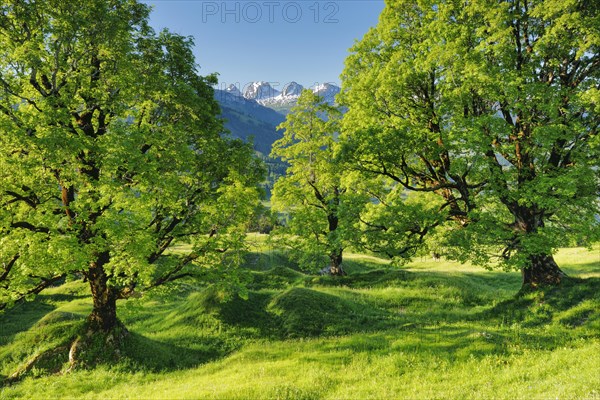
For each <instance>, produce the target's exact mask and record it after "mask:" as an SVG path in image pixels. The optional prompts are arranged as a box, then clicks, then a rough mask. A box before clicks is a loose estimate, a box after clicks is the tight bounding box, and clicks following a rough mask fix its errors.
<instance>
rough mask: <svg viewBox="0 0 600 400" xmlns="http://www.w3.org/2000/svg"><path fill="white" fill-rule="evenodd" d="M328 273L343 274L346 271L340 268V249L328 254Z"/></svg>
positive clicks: (333, 274)
mask: <svg viewBox="0 0 600 400" xmlns="http://www.w3.org/2000/svg"><path fill="white" fill-rule="evenodd" d="M329 260H330V264H329V274H330V275H332V276H344V275H346V272H345V271H344V269H343V268H342V260H343V258H342V249H338V250H337V251H336V252H334V253H332V254H330V255H329Z"/></svg>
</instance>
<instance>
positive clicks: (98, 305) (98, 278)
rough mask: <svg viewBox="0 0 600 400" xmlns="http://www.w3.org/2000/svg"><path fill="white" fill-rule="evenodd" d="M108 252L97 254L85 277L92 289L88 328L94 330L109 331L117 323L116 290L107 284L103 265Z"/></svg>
mask: <svg viewBox="0 0 600 400" xmlns="http://www.w3.org/2000/svg"><path fill="white" fill-rule="evenodd" d="M109 260H110V256H109V254H108V252H103V253H101V254H99V255H98V258H97V260H96V261H94V262H92V263H91V264H90V267H89V269H88V272H87V278H88V281H89V283H90V289H91V291H92V300H93V304H94V306H93V309H92V313H91V314H90V315H89V316H88V325H89V328H90V329H91V330H92V331H94V332H104V333H106V332H110V331H112V330H113V329H114V328H116V327H117V326H118V325H119V320H118V319H117V298H118V292H117V290H116V289H115V288H113V287H112V286H110V285H109V283H108V276H107V275H106V271H105V270H104V265H105V264H107V263H108V261H109Z"/></svg>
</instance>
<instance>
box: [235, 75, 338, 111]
mask: <svg viewBox="0 0 600 400" xmlns="http://www.w3.org/2000/svg"><path fill="white" fill-rule="evenodd" d="M303 90H304V87H303V86H302V85H300V84H299V83H297V82H290V83H288V84H287V85H285V86H284V87H283V90H282V91H281V92H279V91H277V90H276V89H274V88H273V87H272V86H271V85H270V84H269V83H268V82H264V81H260V82H252V83H251V84H250V85H248V86H247V87H246V90H245V91H244V97H245V98H246V99H253V100H255V101H256V102H257V103H259V104H261V105H263V106H265V107H270V108H274V109H279V110H280V111H283V112H284V113H285V112H287V111H289V109H290V108H291V107H293V106H294V105H296V103H297V102H298V97H299V96H300V94H301V93H302V91H303ZM310 90H312V91H313V93H316V94H318V95H319V96H321V97H323V98H324V99H325V101H326V102H327V103H329V104H334V103H335V95H337V94H338V93H339V92H340V88H339V87H337V86H336V85H334V84H331V83H323V84H320V85H315V86H313V87H311V88H310Z"/></svg>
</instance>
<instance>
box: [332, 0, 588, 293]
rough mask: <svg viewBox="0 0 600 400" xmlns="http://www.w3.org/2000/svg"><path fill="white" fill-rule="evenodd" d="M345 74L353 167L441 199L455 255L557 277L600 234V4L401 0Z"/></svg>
mask: <svg viewBox="0 0 600 400" xmlns="http://www.w3.org/2000/svg"><path fill="white" fill-rule="evenodd" d="M342 78H343V88H342V94H341V97H340V98H341V101H342V103H343V104H344V105H345V106H347V107H348V109H349V111H348V113H347V114H346V115H345V117H344V122H343V135H342V141H343V145H344V153H343V154H344V156H345V157H346V158H347V159H348V160H349V164H348V165H350V166H352V167H353V168H354V169H355V170H357V171H359V172H361V173H363V174H365V176H383V177H385V178H386V179H388V180H390V181H391V182H393V183H394V184H395V185H401V186H402V187H403V188H404V189H405V191H409V192H429V193H433V194H435V195H437V196H438V198H439V199H440V200H441V201H442V205H441V207H439V209H438V212H439V213H441V215H442V217H443V220H445V221H446V222H445V223H443V224H439V225H438V223H437V222H435V223H434V224H432V228H436V229H435V230H436V231H437V232H438V233H443V234H440V235H436V238H438V240H440V247H443V248H444V252H445V255H446V256H447V257H450V258H454V259H458V260H467V259H470V260H472V261H474V262H476V263H478V264H482V265H486V266H491V265H499V266H502V267H504V268H518V269H520V270H521V271H522V272H523V279H524V284H530V285H533V286H536V285H538V284H556V283H558V282H560V280H561V279H562V277H563V276H564V274H563V273H562V271H561V270H560V268H559V267H558V266H557V265H556V263H555V262H554V260H553V257H552V253H553V251H554V250H555V249H557V248H558V247H559V246H564V245H568V244H572V243H574V242H577V243H590V242H591V241H592V240H594V238H595V239H597V238H598V231H599V226H598V220H597V219H596V218H597V216H598V215H599V214H600V211H599V205H598V196H599V173H600V170H599V168H598V159H600V157H599V156H600V154H599V150H600V148H599V145H598V142H599V139H598V128H599V126H600V118H599V117H598V104H599V100H600V96H599V94H600V91H599V89H600V14H599V9H598V7H597V5H596V4H595V3H594V2H581V1H566V2H565V1H562V0H517V1H491V0H473V1H469V2H466V3H465V2H459V1H453V0H448V1H429V0H420V1H416V2H415V1H405V0H396V1H388V2H387V4H386V7H385V9H384V11H383V13H382V15H381V18H380V21H379V24H378V25H377V26H376V27H374V28H372V29H371V30H370V31H369V32H368V34H367V35H365V37H364V38H363V39H362V40H361V41H360V42H358V43H357V44H356V45H355V46H354V48H353V49H352V54H351V55H350V56H349V57H348V59H347V61H346V68H345V71H344V74H343V77H342ZM434 221H437V219H434Z"/></svg>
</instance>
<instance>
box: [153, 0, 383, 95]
mask: <svg viewBox="0 0 600 400" xmlns="http://www.w3.org/2000/svg"><path fill="white" fill-rule="evenodd" d="M144 2H145V3H146V4H150V5H151V6H153V11H152V14H151V19H150V21H151V24H152V26H153V27H154V28H155V29H157V30H158V29H162V28H168V29H169V30H171V31H173V32H176V33H179V34H181V35H185V36H192V37H194V41H195V44H196V47H195V55H196V60H197V62H198V64H199V65H200V67H201V69H200V72H201V73H202V74H208V73H212V72H218V73H219V81H220V84H219V85H220V86H223V85H228V84H231V83H233V84H236V85H239V86H241V87H244V85H246V84H248V83H249V82H252V81H261V80H262V81H269V82H272V83H273V86H274V87H275V88H276V89H279V90H281V89H282V87H283V86H285V84H286V83H289V82H291V81H296V82H298V83H300V84H302V85H304V86H307V87H308V86H312V85H314V84H315V83H324V82H332V83H336V84H339V82H340V78H339V75H340V73H341V72H342V70H343V67H344V59H345V57H346V56H347V54H348V49H349V48H350V47H351V46H352V45H353V43H354V41H355V40H356V39H360V38H362V36H363V35H364V34H365V33H366V32H367V31H368V29H369V27H371V26H374V25H376V24H377V21H378V17H379V14H380V13H381V11H382V10H383V7H384V2H383V0H338V1H316V0H296V1H287V0H283V1H275V0H273V1H270V0H257V1H231V0H229V1H222V0H218V1H205V0H145V1H144Z"/></svg>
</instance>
